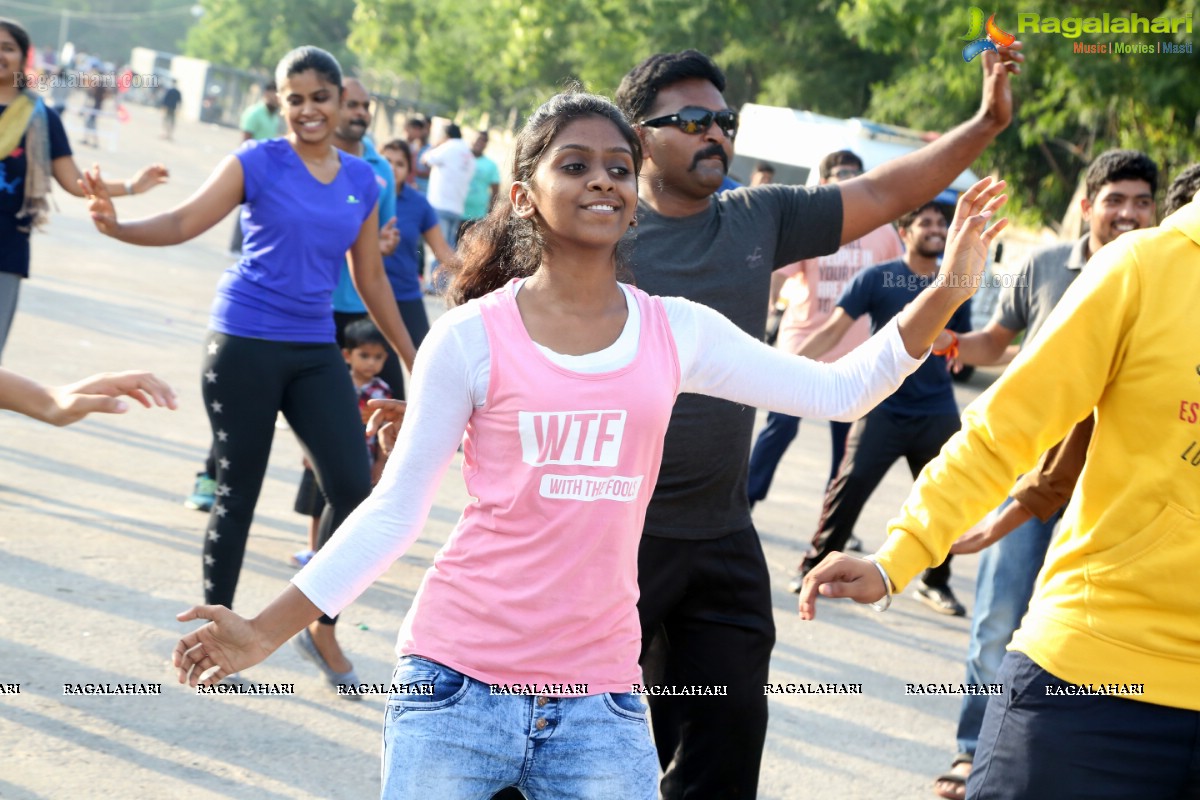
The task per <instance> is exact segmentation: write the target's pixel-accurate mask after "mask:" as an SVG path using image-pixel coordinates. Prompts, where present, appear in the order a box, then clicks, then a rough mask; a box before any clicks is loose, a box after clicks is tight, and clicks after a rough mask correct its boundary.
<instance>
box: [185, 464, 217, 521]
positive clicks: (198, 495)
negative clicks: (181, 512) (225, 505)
mask: <svg viewBox="0 0 1200 800" xmlns="http://www.w3.org/2000/svg"><path fill="white" fill-rule="evenodd" d="M216 499H217V479H216V478H213V477H212V476H210V475H209V474H208V473H207V472H197V473H196V485H195V486H193V487H192V493H191V494H190V495H188V498H187V499H186V500H184V501H183V505H184V507H185V508H192V509H195V510H196V511H203V512H205V513H207V512H209V511H212V507H213V503H214V502H216Z"/></svg>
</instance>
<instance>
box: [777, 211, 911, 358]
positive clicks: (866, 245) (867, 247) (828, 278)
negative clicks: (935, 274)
mask: <svg viewBox="0 0 1200 800" xmlns="http://www.w3.org/2000/svg"><path fill="white" fill-rule="evenodd" d="M903 253H904V247H903V245H901V243H900V237H899V236H898V235H897V234H896V229H895V228H893V227H892V226H891V225H883V226H881V227H878V228H876V229H875V230H873V231H871V232H870V233H868V234H867V235H866V236H863V237H862V238H861V239H855V240H854V241H853V242H850V243H849V244H844V245H842V247H841V248H840V249H839V250H838V251H837V252H836V253H830V254H829V255H827V256H821V257H819V258H810V259H807V260H805V261H797V262H796V263H795V264H788V265H787V266H786V267H781V268H780V269H779V270H778V271H779V272H782V273H784V274H785V275H789V276H790V277H789V278H788V280H787V282H786V283H784V285H783V288H782V289H780V291H779V296H780V298H781V299H784V300H787V304H788V305H787V310H786V311H784V312H783V319H782V320H781V321H780V323H779V338H778V340H776V343H775V346H776V347H778V348H779V349H780V350H785V351H787V352H789V353H794V352H796V351H797V350H799V349H800V345H802V344H804V340H805V339H807V338H808V337H809V336H811V335H812V334H813V333H814V332H815V331H816V330H817V329H818V328H820V327H821V326H822V325H824V324H825V321H826V320H827V319H829V315H830V314H832V313H833V309H834V307H836V305H837V301H838V298H839V297H841V296H842V290H843V289H845V288H846V284H848V283H849V282H850V280H851V278H853V277H854V276H855V275H857V274H858V273H860V272H862V271H863V270H864V269H866V268H867V267H870V266H873V265H875V264H881V263H883V262H884V261H891V260H892V259H893V258H899V257H900V256H901V255H902V254H903ZM870 326H871V322H870V320H869V319H868V318H867V315H866V314H864V315H863V316H861V317H859V318H858V319H857V320H855V321H854V324H853V325H852V326H851V327H850V330H848V331H847V332H846V335H845V336H843V337H842V340H841V341H840V342H838V344H837V345H836V346H834V347H833V349H831V350H830V351H829V352H828V353H826V354H825V355H823V356H821V357H820V358H819V359H817V360H818V361H826V362H828V361H837V360H838V359H839V358H841V357H842V356H844V355H845V354H846V353H849V352H850V351H851V350H853V349H854V348H856V347H858V346H859V345H860V344H862V343H863V342H865V341H866V340H867V337H868V336H870V335H871V327H870Z"/></svg>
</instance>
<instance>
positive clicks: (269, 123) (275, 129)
mask: <svg viewBox="0 0 1200 800" xmlns="http://www.w3.org/2000/svg"><path fill="white" fill-rule="evenodd" d="M242 130H243V131H245V132H246V133H248V134H250V136H251V138H253V139H256V140H262V139H274V138H275V137H276V136H283V134H284V133H285V132H286V126H285V125H284V122H283V115H282V114H279V113H275V114H272V113H271V112H270V111H268V110H267V104H266V103H261V102H259V103H255V104H254V105H252V106H250V107H249V108H247V109H246V110H245V112H243V114H242Z"/></svg>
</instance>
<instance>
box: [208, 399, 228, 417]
mask: <svg viewBox="0 0 1200 800" xmlns="http://www.w3.org/2000/svg"><path fill="white" fill-rule="evenodd" d="M208 407H209V408H211V409H212V410H213V413H214V414H220V413H221V409H222V408H224V407H225V406H223V405H221V403H220V401H217V400H213V401H212V402H211V403H209V404H208Z"/></svg>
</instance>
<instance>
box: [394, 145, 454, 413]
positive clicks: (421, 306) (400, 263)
mask: <svg viewBox="0 0 1200 800" xmlns="http://www.w3.org/2000/svg"><path fill="white" fill-rule="evenodd" d="M379 152H380V155H382V156H383V157H384V158H386V159H387V160H388V161H389V162H390V163H391V165H392V172H393V173H394V174H395V177H396V229H397V230H398V231H399V232H400V245H399V246H398V247H397V248H396V249H395V251H393V252H392V254H391V255H390V256H387V257H386V258H384V267H385V269H386V270H387V274H388V281H390V282H391V284H392V294H393V295H394V296H395V298H396V303H397V304H398V305H399V306H400V315H401V316H402V317H403V318H404V324H405V325H406V326H407V327H408V332H409V334H410V335H411V336H412V339H413V344H415V345H416V346H417V347H420V346H421V340H422V339H424V338H425V334H427V333H429V317H428V316H426V314H425V302H424V300H422V294H423V293H422V291H421V280H420V279H421V272H422V269H421V266H422V265H421V263H420V262H419V260H418V259H419V256H420V244H421V240H422V239H424V240H425V244H427V245H428V246H429V249H430V250H431V251H433V256H434V258H436V259H437V260H438V261H440V262H441V263H442V264H443V265H445V266H446V267H447V268H452V267H454V266H455V265H457V264H458V256H457V255H455V253H454V250H453V248H451V247H450V245H449V244H447V242H446V237H445V236H443V235H442V229H441V228H439V227H438V220H437V212H436V211H434V210H433V206H431V205H429V201H428V200H426V199H425V195H423V194H421V193H420V192H418V191H415V190H414V189H413V188H412V187H411V186H409V184H408V174H409V172H410V171H411V170H412V165H413V158H412V150H411V149H409V146H408V142H406V141H404V140H403V139H393V140H392V141H390V142H388V143H387V144H385V145H384V146H383V147H382V148H380V151H379ZM392 388H393V390H395V387H392Z"/></svg>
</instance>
